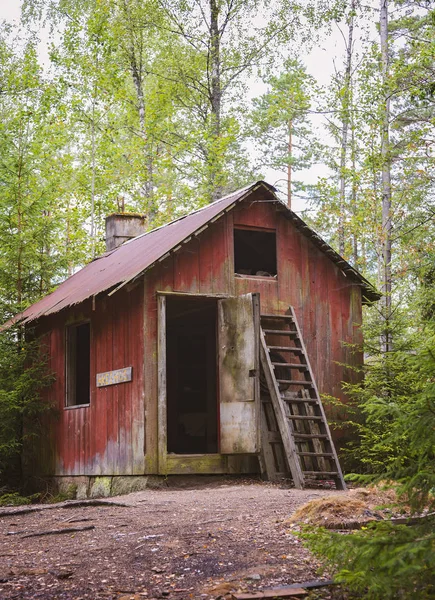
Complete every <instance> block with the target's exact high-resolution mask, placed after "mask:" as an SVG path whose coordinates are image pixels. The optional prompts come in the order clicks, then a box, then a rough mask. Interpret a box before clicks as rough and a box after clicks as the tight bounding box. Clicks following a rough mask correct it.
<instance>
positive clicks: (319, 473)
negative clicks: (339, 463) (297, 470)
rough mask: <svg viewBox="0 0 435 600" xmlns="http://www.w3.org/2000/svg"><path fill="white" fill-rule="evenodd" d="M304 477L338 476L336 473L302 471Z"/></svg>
mask: <svg viewBox="0 0 435 600" xmlns="http://www.w3.org/2000/svg"><path fill="white" fill-rule="evenodd" d="M302 473H303V474H304V475H327V476H329V477H334V476H335V475H338V473H337V471H302Z"/></svg>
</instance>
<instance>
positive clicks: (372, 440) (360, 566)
mask: <svg viewBox="0 0 435 600" xmlns="http://www.w3.org/2000/svg"><path fill="white" fill-rule="evenodd" d="M419 341H420V350H419V351H418V352H417V353H415V354H414V353H411V352H409V351H408V352H405V351H403V350H400V351H396V352H394V353H391V354H390V355H386V356H381V357H378V358H376V359H375V358H372V359H370V360H369V361H368V365H367V374H366V379H365V381H364V382H363V383H361V384H360V385H358V386H353V387H352V389H351V392H352V393H353V394H354V397H355V396H356V397H357V399H358V404H359V407H360V409H361V411H362V414H363V417H364V421H363V422H362V423H356V426H357V428H358V432H359V435H360V438H359V441H358V444H357V445H356V446H354V448H353V449H352V452H353V455H354V457H355V456H356V457H358V459H359V461H360V466H361V469H360V474H358V475H355V476H354V477H353V479H354V480H356V481H359V482H361V481H372V482H373V481H382V480H384V481H388V482H391V483H390V484H389V485H392V486H394V487H395V488H396V490H397V493H398V496H399V500H400V501H401V504H402V506H403V507H408V506H409V507H410V510H411V513H413V514H420V513H423V515H426V516H423V518H422V519H420V520H419V521H417V524H413V525H410V526H397V525H393V524H392V523H390V522H381V523H374V524H371V525H370V526H369V527H368V528H367V529H364V530H363V531H360V532H357V533H353V534H351V535H341V534H332V533H330V532H328V531H325V530H321V529H320V530H312V531H308V530H305V532H304V533H303V534H302V537H303V538H304V539H305V541H306V543H307V545H308V546H309V548H310V549H311V550H312V551H313V552H314V553H316V554H317V555H319V556H320V557H322V558H323V559H324V560H325V564H326V566H327V567H328V568H330V569H332V570H334V571H335V572H336V574H337V575H336V579H337V581H339V582H342V583H344V584H345V585H346V586H348V587H349V588H350V589H351V590H352V591H354V592H357V593H362V594H363V596H364V597H365V598H372V599H374V600H375V599H376V600H377V599H378V598H415V597H416V595H417V596H418V597H419V598H432V597H433V594H434V593H435V584H434V579H433V573H434V572H435V534H434V516H433V514H432V515H431V513H433V511H434V510H435V493H434V492H435V382H434V378H433V373H434V372H435V324H434V323H429V324H427V325H426V327H425V328H424V335H422V336H421V337H420V338H419ZM361 472H362V475H361Z"/></svg>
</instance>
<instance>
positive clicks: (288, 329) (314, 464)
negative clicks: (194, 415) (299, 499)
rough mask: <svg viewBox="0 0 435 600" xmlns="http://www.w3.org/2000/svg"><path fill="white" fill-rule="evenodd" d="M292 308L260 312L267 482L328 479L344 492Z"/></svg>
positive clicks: (303, 483)
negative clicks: (281, 312) (283, 312)
mask: <svg viewBox="0 0 435 600" xmlns="http://www.w3.org/2000/svg"><path fill="white" fill-rule="evenodd" d="M290 312H291V314H289V315H269V314H263V315H261V328H260V338H261V343H260V359H261V367H262V374H263V375H264V379H262V383H261V431H262V451H261V456H260V464H261V469H262V472H263V475H264V476H265V477H267V479H269V480H277V479H280V478H282V477H285V476H287V477H288V475H289V474H290V475H291V477H292V479H293V482H294V485H295V487H296V488H300V489H302V488H305V487H308V486H309V485H310V482H313V481H314V480H319V479H321V480H325V479H332V480H334V482H335V487H336V488H337V489H340V490H345V489H346V484H345V483H344V479H343V474H342V472H341V468H340V463H339V461H338V457H337V453H336V451H335V448H334V444H333V441H332V438H331V433H330V431H329V427H328V422H327V420H326V416H325V412H324V410H323V406H322V402H321V400H320V396H319V392H318V390H317V386H316V383H315V380H314V377H313V372H312V370H311V366H310V362H309V360H308V356H307V351H306V349H305V345H304V342H303V339H302V335H301V331H300V329H299V325H298V322H297V319H296V315H295V312H294V309H293V307H290Z"/></svg>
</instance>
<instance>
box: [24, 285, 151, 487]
mask: <svg viewBox="0 0 435 600" xmlns="http://www.w3.org/2000/svg"><path fill="white" fill-rule="evenodd" d="M85 319H89V320H90V322H91V400H90V405H89V406H82V407H80V406H79V407H69V408H65V328H66V326H67V324H69V323H74V322H78V321H81V320H85ZM48 328H50V329H48ZM44 329H46V330H47V329H48V331H47V333H46V334H45V336H44V337H45V339H47V338H48V339H49V343H50V355H51V364H50V365H49V367H50V369H51V370H52V372H54V373H55V375H56V382H55V383H54V384H53V385H52V386H51V387H50V388H49V389H48V390H46V392H45V398H46V400H47V401H48V402H51V403H52V404H53V405H54V406H55V407H56V413H57V414H56V415H55V416H53V417H50V418H49V419H44V426H45V428H46V429H47V430H49V431H50V436H51V439H50V443H49V444H48V443H47V441H46V438H45V439H44V438H42V439H41V442H42V444H35V446H34V452H35V456H34V463H36V469H37V471H38V472H40V473H41V474H47V475H48V474H56V475H103V474H104V475H116V474H125V475H132V474H142V473H143V472H144V397H143V390H144V385H143V288H142V286H141V285H138V286H137V287H136V288H135V289H134V290H132V291H131V292H127V291H121V292H119V293H118V294H116V295H115V296H113V297H111V298H107V297H97V298H96V302H95V310H92V306H91V302H90V301H89V302H86V303H83V304H82V305H80V306H78V307H76V308H73V309H70V310H68V311H62V313H60V314H59V315H56V316H54V317H51V318H50V319H46V320H45V322H43V323H41V330H42V331H43V330H44ZM130 366H131V367H133V377H132V381H131V382H126V383H121V384H118V385H111V386H107V387H102V388H97V387H96V374H97V373H102V372H106V371H112V370H115V369H120V368H123V367H130Z"/></svg>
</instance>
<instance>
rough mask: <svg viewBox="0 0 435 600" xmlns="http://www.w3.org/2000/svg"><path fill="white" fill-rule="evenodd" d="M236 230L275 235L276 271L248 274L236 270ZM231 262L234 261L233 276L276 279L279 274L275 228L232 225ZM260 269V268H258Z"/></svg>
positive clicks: (266, 279) (267, 279) (276, 232)
mask: <svg viewBox="0 0 435 600" xmlns="http://www.w3.org/2000/svg"><path fill="white" fill-rule="evenodd" d="M236 231H250V232H253V233H255V232H258V233H273V234H274V236H275V267H276V273H275V274H274V275H248V274H245V273H238V272H237V271H236V247H235V232H236ZM233 262H234V276H235V277H237V278H242V279H243V278H249V279H263V280H265V281H277V280H278V276H279V268H278V231H277V229H276V228H271V227H252V226H250V225H238V224H237V225H236V224H234V225H233ZM259 270H261V269H259Z"/></svg>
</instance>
